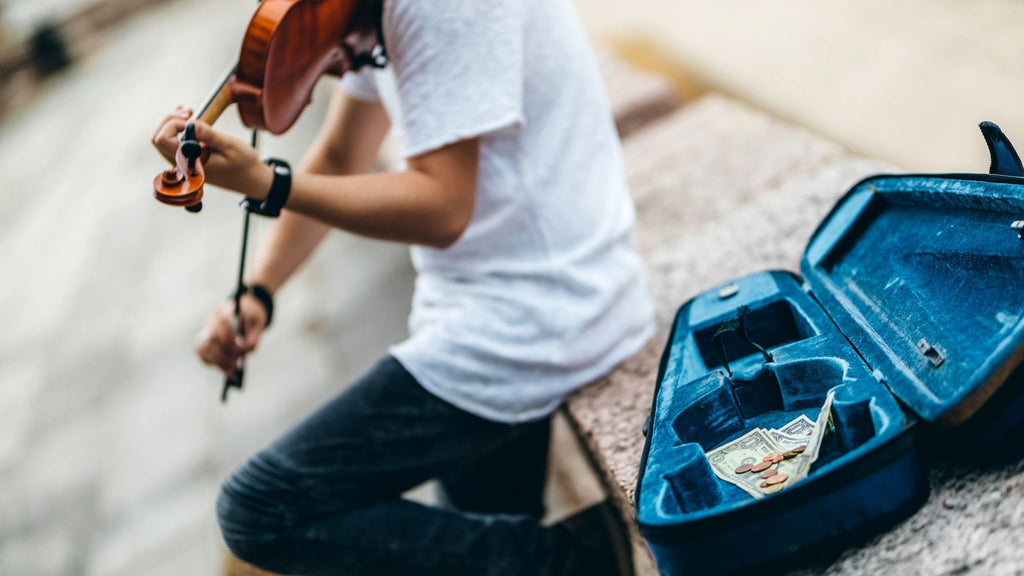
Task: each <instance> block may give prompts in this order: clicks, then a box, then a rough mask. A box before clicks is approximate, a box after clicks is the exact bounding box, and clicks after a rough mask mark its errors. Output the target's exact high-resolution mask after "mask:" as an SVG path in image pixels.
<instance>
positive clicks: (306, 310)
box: [0, 0, 411, 576]
mask: <svg viewBox="0 0 1024 576" xmlns="http://www.w3.org/2000/svg"><path fill="white" fill-rule="evenodd" d="M200 8H201V12H199V9H200ZM250 11H251V5H250V4H249V3H246V2H232V1H227V0H201V1H200V0H184V1H181V2H176V3H171V4H169V5H167V6H165V7H163V8H160V9H157V10H154V11H152V12H149V13H147V14H145V15H144V16H142V17H140V18H138V19H136V20H134V21H132V22H131V23H129V24H128V25H127V26H126V27H125V28H123V29H120V30H116V31H114V33H113V36H111V37H110V38H109V39H108V40H109V43H108V44H107V47H106V48H105V49H104V50H102V51H101V52H99V53H97V54H96V55H95V56H94V57H92V58H90V59H88V60H86V61H84V62H82V63H81V65H79V66H77V67H75V68H74V69H72V70H71V71H70V72H69V73H68V74H67V75H65V76H62V77H60V78H56V79H54V80H52V81H50V82H49V83H48V84H47V85H46V86H45V87H44V89H43V91H42V92H41V93H40V94H39V95H38V96H37V97H36V98H35V99H34V101H33V102H32V103H30V104H29V105H26V106H23V107H22V108H20V109H19V110H17V111H16V112H15V113H14V114H13V115H9V116H8V117H6V118H5V119H4V124H3V125H2V126H0V190H2V191H3V193H2V194H0V253H3V254H4V255H5V257H4V266H3V275H2V276H0V278H2V280H0V302H3V303H4V305H3V306H2V307H0V326H2V329H0V574H23V575H33V576H35V575H38V576H46V575H54V576H68V575H79V574H81V575H104V576H118V575H128V574H132V575H134V574H140V573H146V574H167V575H172V574H173V575H181V574H190V575H196V576H202V575H211V574H215V573H216V572H217V570H218V566H219V564H220V542H219V537H218V535H217V533H216V529H215V526H214V520H213V514H212V504H213V498H214V496H215V494H216V487H217V484H218V479H219V478H221V477H222V476H223V475H224V474H225V473H226V472H227V471H228V470H229V469H230V468H231V467H232V466H234V465H236V464H237V463H238V462H239V460H240V459H241V458H242V457H244V456H245V455H246V454H248V453H250V452H251V451H253V450H254V449H255V448H257V447H258V446H259V445H261V444H262V443H264V442H265V441H267V440H268V439H269V438H270V437H271V436H272V435H273V434H275V433H276V431H277V430H279V429H280V428H281V427H282V426H283V425H284V424H285V423H286V422H288V421H292V420H295V419H296V418H298V417H299V415H300V414H302V413H303V412H304V411H306V410H308V409H309V407H310V406H311V405H312V404H314V403H315V402H316V401H317V400H318V399H321V398H324V397H326V396H327V395H329V394H330V393H331V392H332V391H333V390H336V389H337V386H338V384H339V383H342V382H347V381H348V380H349V379H350V378H351V377H352V376H353V375H356V374H358V373H359V372H361V371H362V370H363V369H364V368H365V367H366V366H368V365H369V364H370V363H371V362H372V361H373V360H374V359H375V358H376V357H377V356H379V355H380V354H381V353H382V352H383V350H384V348H385V346H386V344H387V343H389V342H393V341H395V340H397V339H399V338H400V337H401V336H402V335H403V334H404V332H405V326H404V319H405V315H406V313H407V306H408V300H409V295H410V293H411V271H410V268H409V265H408V259H407V255H406V251H405V250H404V249H403V248H401V247H398V246H395V245H387V244H382V243H371V242H367V241H363V240H359V239H356V238H352V237H349V236H344V235H341V234H337V235H335V237H334V238H332V239H331V240H330V241H329V243H328V245H327V246H325V247H324V248H325V249H324V250H322V251H321V252H320V253H319V255H318V257H317V259H316V261H315V262H314V263H313V264H312V265H311V266H310V267H309V268H308V269H307V270H306V271H305V272H304V273H303V274H302V275H301V276H300V277H299V278H297V279H296V281H295V285H294V286H292V287H290V288H289V289H288V290H286V291H284V292H283V293H282V294H281V297H280V302H279V304H278V305H279V309H280V311H281V314H280V316H278V320H277V322H279V324H277V325H276V326H275V329H274V330H272V331H271V333H270V334H269V335H268V338H267V341H266V343H265V344H264V349H263V350H262V352H261V354H259V355H258V356H257V357H255V358H253V359H252V361H251V363H250V367H249V372H248V376H249V378H248V382H247V387H248V389H247V390H246V392H245V393H244V394H241V395H236V396H235V397H233V399H232V401H231V403H230V404H229V405H228V406H227V407H222V406H221V405H220V404H219V403H218V402H217V396H218V394H219V392H218V390H219V386H220V384H219V378H218V377H217V376H216V375H215V374H214V373H212V372H208V371H206V370H205V369H203V368H201V367H200V366H199V365H198V363H197V362H196V361H195V360H194V359H193V358H192V355H191V343H192V338H193V335H194V334H195V332H196V330H197V329H198V327H199V325H200V322H201V320H202V319H203V317H204V316H205V314H206V312H207V308H208V307H209V306H211V304H213V303H215V302H218V301H220V299H222V298H224V296H225V294H226V292H228V291H229V290H230V289H231V286H232V282H233V275H234V273H235V272H234V270H235V267H236V266H237V250H238V242H239V236H240V229H241V228H240V224H241V220H240V213H239V212H238V209H237V208H236V205H235V203H236V201H235V199H234V198H230V197H228V196H227V195H226V194H223V193H217V192H212V191H211V192H208V198H209V200H208V202H207V203H206V206H207V208H206V210H205V211H204V212H203V213H202V214H201V215H198V216H196V215H191V214H187V213H185V212H184V211H181V210H175V209H170V208H168V207H165V206H162V205H159V204H158V203H157V202H155V201H154V200H153V199H152V198H151V181H152V178H153V176H154V175H155V174H156V173H157V172H158V171H159V170H160V169H161V167H162V166H161V162H162V161H161V160H160V159H159V158H158V157H157V156H155V155H154V153H153V152H152V151H151V149H150V147H149V145H148V139H149V136H150V133H151V132H152V130H153V129H154V122H155V121H157V120H159V118H160V117H161V116H162V115H163V114H164V113H165V111H166V110H168V109H169V108H170V107H172V106H173V105H174V104H175V103H178V102H184V103H194V102H197V100H199V99H201V98H203V97H204V96H205V95H206V93H207V91H208V89H209V86H210V85H211V84H212V83H213V81H214V80H215V79H216V77H217V76H218V75H219V74H220V72H221V71H222V69H223V67H224V65H225V64H226V63H228V61H229V60H230V59H231V58H233V57H234V56H235V51H236V50H237V46H238V40H239V37H240V35H241V33H242V32H243V26H244V23H245V21H246V14H247V13H249V12H250ZM197 14H201V17H197ZM196 46H198V47H200V48H201V49H196ZM189 50H192V51H194V53H195V55H196V57H195V58H192V59H188V58H184V57H183V53H187V52H188V51H189ZM316 114H317V112H316V111H315V110H313V111H310V112H309V113H308V114H307V117H306V118H305V119H304V123H303V125H302V126H300V127H299V128H297V129H296V130H295V131H294V132H293V133H291V134H290V135H289V139H287V140H280V141H275V142H271V143H269V144H268V146H267V150H268V151H269V152H278V153H283V154H284V155H285V156H288V157H292V158H297V156H298V154H299V152H300V151H301V149H302V143H303V142H304V141H306V140H308V138H309V137H310V134H311V130H312V129H311V128H310V126H315V125H316V123H317V119H316ZM233 115H234V114H233V113H231V116H232V118H229V119H228V120H230V121H229V122H225V126H231V125H232V124H235V126H236V128H235V129H236V131H237V133H239V134H241V133H242V132H241V131H240V130H237V123H236V122H234V119H233ZM318 303H320V304H318ZM268 424H270V425H268Z"/></svg>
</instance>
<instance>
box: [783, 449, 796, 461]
mask: <svg viewBox="0 0 1024 576" xmlns="http://www.w3.org/2000/svg"><path fill="white" fill-rule="evenodd" d="M799 455H800V453H799V452H793V451H792V450H790V451H789V452H785V453H783V454H782V457H783V458H785V459H786V460H789V459H790V458H796V457H797V456H799Z"/></svg>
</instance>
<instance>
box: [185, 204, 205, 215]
mask: <svg viewBox="0 0 1024 576" xmlns="http://www.w3.org/2000/svg"><path fill="white" fill-rule="evenodd" d="M185 210H188V211H189V212H191V213H193V214H198V213H200V212H202V211H203V203H202V202H197V203H195V204H193V205H191V206H185Z"/></svg>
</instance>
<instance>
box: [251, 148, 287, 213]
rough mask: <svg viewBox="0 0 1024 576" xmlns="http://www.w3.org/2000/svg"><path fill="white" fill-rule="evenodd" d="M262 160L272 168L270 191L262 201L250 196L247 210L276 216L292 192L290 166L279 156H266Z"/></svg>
mask: <svg viewBox="0 0 1024 576" xmlns="http://www.w3.org/2000/svg"><path fill="white" fill-rule="evenodd" d="M264 162H266V163H267V165H269V166H270V167H272V168H273V169H274V180H273V182H272V183H271V184H270V192H267V197H266V198H265V199H264V200H263V201H262V202H259V201H257V200H253V199H252V198H250V199H249V202H248V210H249V211H250V212H254V213H256V214H259V215H260V216H269V217H270V218H277V217H278V216H280V215H281V209H282V208H284V205H285V202H288V195H289V194H291V192H292V167H291V166H289V165H288V163H287V162H285V161H284V160H281V159H280V158H267V159H266V160H265V161H264Z"/></svg>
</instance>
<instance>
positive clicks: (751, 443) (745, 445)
mask: <svg viewBox="0 0 1024 576" xmlns="http://www.w3.org/2000/svg"><path fill="white" fill-rule="evenodd" d="M780 451H781V448H780V447H779V446H778V445H777V444H775V442H774V441H773V440H772V439H771V436H769V435H768V433H767V432H766V431H765V430H762V429H761V428H755V429H753V430H751V431H750V432H747V433H746V434H744V435H743V436H740V437H739V438H737V439H735V440H733V441H732V442H729V443H728V444H724V445H722V446H719V447H718V448H715V449H714V450H712V451H711V452H708V453H707V458H708V462H709V463H710V464H711V469H712V470H714V472H715V476H718V477H719V478H721V479H722V480H725V481H726V482H729V483H730V484H735V485H736V486H738V487H740V488H742V489H743V491H744V492H746V493H747V494H750V495H751V496H753V497H754V498H758V499H760V498H764V497H765V492H764V490H762V489H761V486H760V484H761V476H760V475H759V474H737V473H736V469H737V468H739V467H740V466H741V465H743V464H756V463H758V462H761V461H762V460H764V457H765V456H767V455H769V454H773V453H774V454H777V453H779V452H780Z"/></svg>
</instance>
